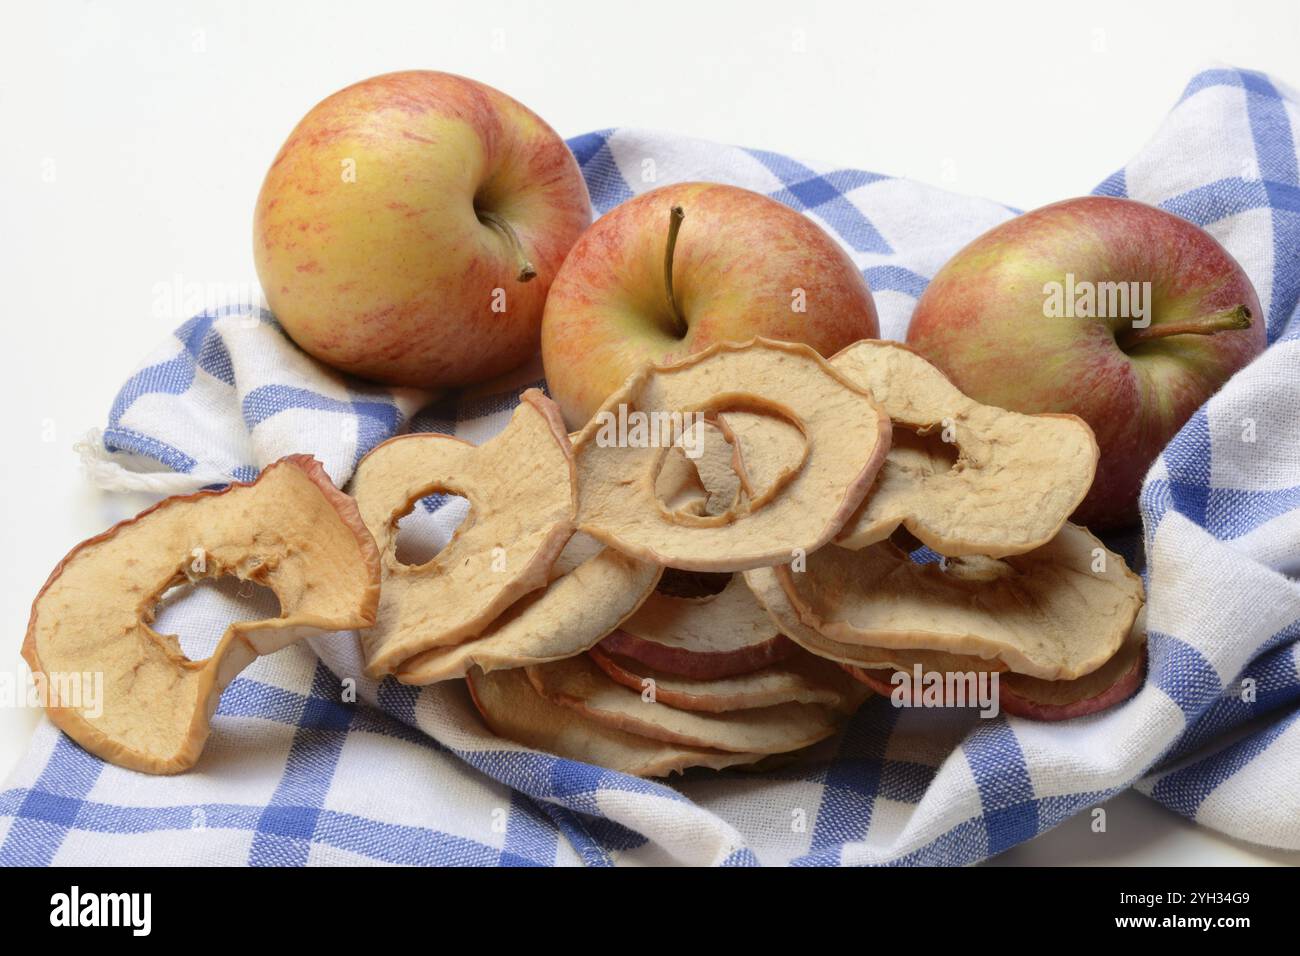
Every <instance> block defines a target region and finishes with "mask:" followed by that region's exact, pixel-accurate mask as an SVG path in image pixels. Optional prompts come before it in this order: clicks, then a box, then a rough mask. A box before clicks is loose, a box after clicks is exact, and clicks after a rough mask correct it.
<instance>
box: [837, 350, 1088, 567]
mask: <svg viewBox="0 0 1300 956" xmlns="http://www.w3.org/2000/svg"><path fill="white" fill-rule="evenodd" d="M831 365H832V366H834V367H835V368H836V369H837V370H839V371H840V372H842V373H843V374H844V375H845V377H846V378H848V379H849V380H850V381H851V382H853V383H855V384H856V385H858V386H859V387H861V388H865V389H868V390H869V391H870V392H871V394H872V395H874V396H875V398H876V401H878V402H880V404H881V406H882V407H883V408H884V410H885V411H886V412H887V413H888V414H889V417H890V418H891V419H892V420H893V422H894V436H895V437H894V442H893V446H892V447H891V448H890V453H889V457H888V458H887V459H886V460H885V464H884V467H883V468H881V470H880V477H879V480H878V481H877V482H876V486H875V488H873V489H872V492H871V494H870V496H868V497H867V499H866V501H865V502H863V505H862V508H861V509H860V510H859V511H858V513H857V514H855V515H854V516H853V517H852V519H850V520H849V522H848V523H847V524H846V525H845V526H844V529H843V530H842V531H841V532H840V533H839V536H838V537H837V538H836V539H835V540H836V544H839V545H840V546H842V547H845V548H863V547H866V546H868V545H871V544H875V543H876V542H877V541H883V540H885V539H886V538H888V537H889V536H890V535H891V534H893V533H894V531H895V529H897V528H898V527H899V525H902V526H904V527H905V528H907V530H908V531H910V532H911V533H912V534H914V535H915V536H916V537H917V538H918V539H919V540H920V541H922V542H923V543H925V544H926V545H928V546H929V547H930V548H932V549H934V550H935V551H938V552H939V553H940V554H945V555H949V556H952V557H956V556H959V555H987V556H989V557H994V558H1001V557H1005V556H1007V555H1011V554H1024V553H1025V552H1026V551H1032V550H1033V549H1034V548H1037V547H1040V546H1042V545H1044V544H1046V543H1047V542H1048V541H1051V540H1052V538H1053V537H1055V535H1056V533H1057V532H1058V531H1059V530H1060V529H1061V526H1062V525H1063V524H1064V523H1065V520H1066V519H1067V518H1068V517H1069V516H1070V514H1071V512H1073V511H1074V509H1075V508H1076V507H1078V505H1079V502H1081V501H1082V500H1083V498H1084V495H1086V494H1087V493H1088V489H1089V488H1090V487H1091V486H1092V478H1093V474H1094V473H1095V472H1096V469H1097V454H1098V452H1097V440H1096V438H1095V437H1094V436H1093V434H1092V429H1091V428H1089V427H1088V425H1087V424H1086V423H1085V422H1084V421H1083V419H1081V418H1076V417H1075V416H1073V415H1022V414H1020V413H1018V412H1009V411H1007V410H1005V409H1002V408H996V407H994V406H992V405H981V404H980V403H979V402H977V401H975V400H974V399H973V398H969V397H967V396H966V395H963V394H962V393H961V392H960V391H958V389H957V387H956V386H955V385H953V384H952V383H951V382H949V381H948V379H947V378H946V377H945V376H944V374H943V373H942V372H940V371H939V370H938V369H937V368H935V367H934V366H933V365H931V364H930V363H929V362H927V361H926V360H925V359H923V358H922V357H921V356H920V355H918V354H917V353H915V352H913V351H912V350H911V349H909V348H908V347H907V346H905V345H900V344H898V343H896V342H882V341H877V340H870V339H869V340H864V341H862V342H858V343H856V344H854V345H850V346H849V347H848V348H846V349H844V350H843V351H841V352H839V353H838V354H837V355H836V356H835V357H834V358H832V359H831ZM943 441H946V442H947V443H948V444H950V445H951V446H955V455H954V454H953V453H952V449H951V448H944V447H943V444H942V442H943ZM953 457H955V458H956V462H955V463H954V462H953V461H952V458H953Z"/></svg>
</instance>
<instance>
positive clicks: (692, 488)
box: [655, 421, 741, 515]
mask: <svg viewBox="0 0 1300 956" xmlns="http://www.w3.org/2000/svg"><path fill="white" fill-rule="evenodd" d="M699 427H700V431H699V433H698V434H697V435H696V436H694V438H693V440H694V441H698V442H699V445H700V447H699V454H698V455H697V456H696V457H694V458H691V457H689V456H688V455H687V454H686V452H685V451H684V450H683V448H682V444H681V443H680V442H678V443H677V444H675V445H674V447H673V448H671V449H670V450H669V452H668V454H666V455H665V456H664V463H663V468H662V469H660V471H659V475H658V477H657V478H656V479H655V494H656V496H657V497H658V498H659V500H660V501H661V502H663V505H664V507H665V509H666V510H668V511H681V512H685V513H688V514H695V515H716V514H722V513H723V512H726V511H730V510H731V509H733V508H735V507H736V506H737V505H738V504H739V502H740V493H741V491H740V476H739V475H738V474H737V473H736V469H735V465H734V458H735V449H733V448H732V446H731V441H730V439H729V438H728V437H727V433H726V432H724V431H723V430H722V429H721V428H720V427H719V426H718V425H715V424H714V423H712V422H708V421H705V422H701V423H700V426H699Z"/></svg>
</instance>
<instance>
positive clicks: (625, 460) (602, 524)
mask: <svg viewBox="0 0 1300 956" xmlns="http://www.w3.org/2000/svg"><path fill="white" fill-rule="evenodd" d="M729 409H730V410H735V411H756V412H761V413H764V414H772V415H776V416H777V417H780V418H784V419H786V420H787V421H789V422H791V423H792V424H794V425H795V426H796V427H797V428H798V429H799V430H800V431H801V432H802V433H803V435H804V437H805V440H806V441H807V459H806V461H805V463H804V467H802V468H801V469H799V471H798V472H797V473H796V474H793V475H791V476H790V478H789V480H788V481H787V482H786V483H785V484H784V486H783V487H781V488H780V489H779V492H778V493H777V494H775V495H774V496H773V497H772V499H771V501H769V502H766V503H765V504H762V505H761V506H748V505H746V506H743V507H741V508H737V509H734V510H732V511H728V512H726V513H723V514H719V515H710V516H697V515H690V514H683V513H681V512H670V511H668V509H667V508H665V507H664V505H663V504H662V502H660V500H659V499H658V497H657V496H656V494H655V480H656V477H657V475H658V471H659V468H660V466H661V465H662V462H663V457H664V454H665V452H666V451H667V447H662V446H661V447H653V446H654V444H655V443H654V442H646V441H642V442H639V443H634V442H631V441H623V442H619V441H618V440H616V438H617V436H611V435H610V431H612V429H610V427H609V425H610V422H612V421H614V420H617V419H619V418H620V414H622V415H623V416H625V417H626V418H628V420H630V416H631V414H632V413H633V412H636V413H640V414H643V415H644V414H652V413H661V414H674V413H701V414H708V413H711V412H723V411H726V410H729ZM889 433H890V424H889V417H888V416H887V415H885V414H884V412H882V411H881V410H880V408H879V407H878V406H877V405H876V403H875V401H874V400H873V399H872V398H871V395H870V394H868V393H867V392H866V391H864V390H862V389H860V388H858V387H856V386H854V385H852V384H850V383H849V382H848V381H847V380H846V379H845V378H844V377H843V376H841V375H840V374H839V373H838V372H836V371H835V370H834V369H832V368H831V367H830V365H828V364H827V362H826V360H825V359H823V358H822V357H821V356H819V355H818V354H817V353H816V352H814V351H813V350H812V349H810V348H808V347H807V346H805V345H797V344H794V343H788V342H774V341H769V340H766V339H754V340H753V341H751V342H749V343H747V344H744V345H733V344H727V343H721V344H719V345H715V346H713V347H712V348H710V349H707V350H706V351H704V352H700V353H698V354H696V355H692V356H690V357H688V358H686V359H684V360H683V361H681V362H679V363H676V364H673V365H665V366H653V365H652V366H647V367H645V368H643V369H642V370H641V371H639V372H637V373H636V374H634V375H633V376H631V377H630V378H629V379H628V381H627V383H626V384H625V385H624V386H623V388H622V389H620V390H619V391H617V392H615V393H614V394H613V395H611V396H610V397H609V398H608V399H606V401H605V404H604V405H603V406H602V408H601V411H600V412H598V413H597V414H596V415H595V416H594V417H593V418H592V420H591V421H590V422H588V423H587V425H586V426H585V427H584V428H583V429H582V431H581V432H580V433H579V434H578V438H577V440H576V441H575V443H574V455H575V459H576V461H577V466H578V479H579V480H578V526H579V527H580V528H581V530H583V531H585V532H587V533H588V534H591V535H592V536H594V537H596V538H599V539H601V540H602V541H604V542H606V543H607V544H610V545H611V546H613V547H615V548H618V549H619V550H620V551H623V552H625V553H627V554H631V555H633V556H634V557H637V558H639V559H641V560H643V561H652V562H654V563H656V564H664V565H668V566H670V567H674V568H681V569H683V570H687V571H743V570H746V569H749V568H755V567H765V566H770V565H773V564H777V563H780V562H783V561H789V560H791V559H792V558H793V557H794V556H795V555H796V552H805V553H806V552H811V551H814V550H816V549H817V548H819V547H820V546H821V545H823V544H825V543H827V542H828V541H829V540H830V539H831V538H832V537H833V536H834V535H835V534H836V533H837V532H838V530H839V529H840V527H842V525H843V524H844V522H845V521H847V520H848V518H849V516H850V515H852V513H853V512H854V511H855V510H856V509H857V506H858V505H859V504H860V503H861V501H862V498H863V496H864V495H866V493H867V491H868V489H869V488H870V487H871V482H872V480H873V479H874V478H875V475H876V472H877V471H878V470H879V468H880V464H881V462H882V461H883V460H884V456H885V452H886V451H887V450H888V447H889Z"/></svg>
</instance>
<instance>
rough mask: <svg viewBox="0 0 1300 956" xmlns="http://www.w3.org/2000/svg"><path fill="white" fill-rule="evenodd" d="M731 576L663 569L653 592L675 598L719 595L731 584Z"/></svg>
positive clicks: (720, 573) (715, 572)
mask: <svg viewBox="0 0 1300 956" xmlns="http://www.w3.org/2000/svg"><path fill="white" fill-rule="evenodd" d="M731 578H732V575H731V574H730V573H728V572H719V571H682V570H680V569H678V568H664V573H663V574H662V575H661V576H660V577H659V583H658V584H657V585H655V590H656V591H658V592H659V593H660V594H666V595H668V596H669V597H677V598H700V597H709V596H710V595H713V594H721V593H722V592H723V590H725V589H726V587H727V585H728V584H730V583H731Z"/></svg>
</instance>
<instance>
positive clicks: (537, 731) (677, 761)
mask: <svg viewBox="0 0 1300 956" xmlns="http://www.w3.org/2000/svg"><path fill="white" fill-rule="evenodd" d="M468 683H469V691H470V696H471V697H472V698H473V700H474V706H475V707H477V708H478V712H479V714H481V715H482V717H483V722H484V723H485V724H487V726H488V729H489V730H491V731H492V732H493V733H494V734H496V735H497V736H499V737H504V738H506V739H507V740H512V741H514V742H515V743H518V744H522V745H523V746H525V747H532V748H534V749H536V750H544V751H546V752H548V753H552V754H555V755H556V756H559V757H566V758H568V759H569V760H580V761H582V762H583V763H588V764H594V765H595V766H597V767H603V768H605V769H606V770H614V771H617V772H619V773H629V774H632V775H633V776H638V777H666V776H668V775H669V774H674V773H682V772H683V771H685V770H688V769H689V768H691V767H710V768H712V769H714V770H722V769H723V768H726V767H733V766H738V765H743V764H748V763H754V762H755V761H757V760H760V759H762V758H763V757H764V756H765V755H764V754H746V753H727V752H724V751H721V750H708V749H704V748H699V747H682V746H678V745H675V744H671V743H666V742H664V741H661V740H651V739H650V738H648V737H640V736H637V735H635V734H630V733H627V732H625V731H621V730H616V729H614V728H611V727H606V726H604V725H603V724H599V723H596V722H595V721H592V720H588V719H586V718H585V717H583V716H582V714H580V713H578V712H577V711H576V710H574V709H572V708H570V707H564V706H562V705H560V704H557V703H553V702H552V701H549V700H547V699H546V698H545V697H543V696H541V695H540V694H539V693H537V691H536V690H535V689H534V688H533V685H532V684H531V683H530V682H529V680H528V677H527V675H526V674H525V673H524V671H523V670H522V669H519V670H503V671H495V672H493V673H491V674H484V673H483V672H482V671H479V670H470V672H469V674H468Z"/></svg>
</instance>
